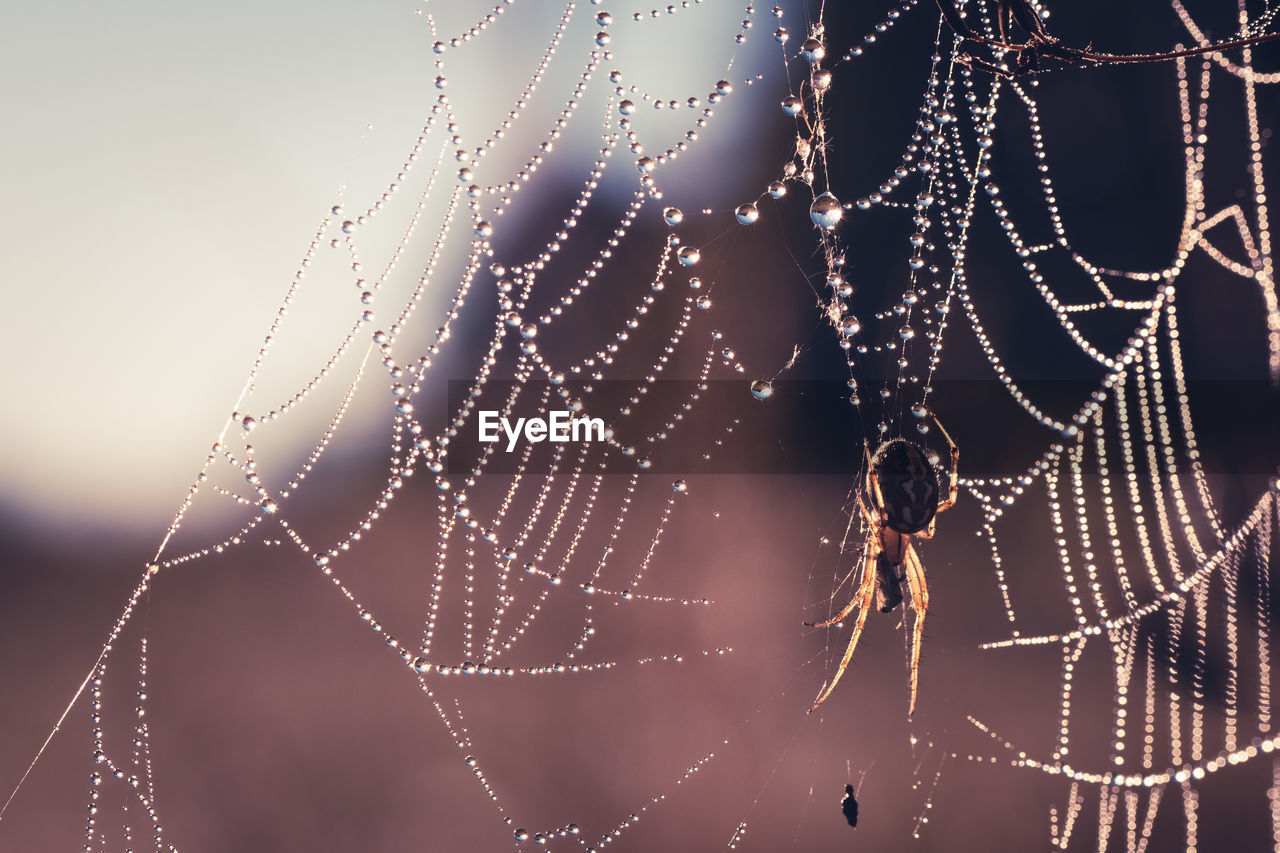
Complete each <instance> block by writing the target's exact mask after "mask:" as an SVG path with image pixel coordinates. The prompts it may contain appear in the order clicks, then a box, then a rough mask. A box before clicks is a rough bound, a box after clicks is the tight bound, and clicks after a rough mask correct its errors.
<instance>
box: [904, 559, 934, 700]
mask: <svg viewBox="0 0 1280 853" xmlns="http://www.w3.org/2000/svg"><path fill="white" fill-rule="evenodd" d="M902 562H903V563H904V564H905V565H906V567H907V586H908V587H909V588H910V589H911V607H912V609H913V610H915V612H916V624H915V628H914V630H913V631H912V638H911V705H910V706H909V707H908V708H907V715H908V716H910V715H911V714H914V713H915V712H916V686H917V684H918V683H919V680H920V646H921V644H922V643H923V642H924V617H925V614H926V613H928V612H929V586H928V584H926V583H925V580H924V566H923V565H921V563H920V557H919V556H917V555H916V550H915V548H912V547H911V545H910V544H908V545H907V550H906V553H905V554H903V560H902Z"/></svg>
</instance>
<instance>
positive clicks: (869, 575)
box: [809, 537, 880, 714]
mask: <svg viewBox="0 0 1280 853" xmlns="http://www.w3.org/2000/svg"><path fill="white" fill-rule="evenodd" d="M879 555H880V543H879V541H878V540H877V539H876V538H875V537H872V538H870V539H868V540H867V548H866V556H865V558H864V559H863V561H862V585H861V586H860V587H859V588H858V594H857V595H855V596H854V597H853V600H852V601H850V602H849V606H848V607H846V608H845V609H844V612H843V613H841V614H840V615H839V616H838V617H836V618H835V619H833V620H831V621H829V622H820V623H818V624H817V625H815V626H814V627H817V628H823V627H827V626H830V625H834V624H835V623H836V622H839V621H840V620H841V619H843V618H844V617H846V616H848V615H849V613H850V612H851V611H852V610H853V608H854V607H859V610H858V622H857V624H856V625H854V626H853V635H852V636H851V637H849V645H848V647H847V648H846V649H845V650H844V657H842V658H841V659H840V666H838V667H836V674H835V675H833V676H832V677H831V680H830V681H829V682H827V684H826V685H825V686H824V687H823V688H822V691H821V692H820V693H819V694H818V698H817V699H815V700H813V707H811V708H810V709H809V713H811V714H812V713H813V712H814V711H815V710H817V708H818V706H819V705H821V704H822V703H823V702H825V701H827V697H828V696H830V695H831V691H832V690H835V689H836V684H837V683H838V682H839V681H840V676H842V675H844V671H845V670H846V669H848V667H849V661H851V660H853V650H854V649H855V648H856V647H857V645H858V639H859V638H860V637H861V636H862V628H863V626H865V625H866V624H867V611H868V610H870V609H871V602H872V600H873V599H874V597H875V593H876V584H875V579H876V568H875V564H876V558H877V557H878V556H879Z"/></svg>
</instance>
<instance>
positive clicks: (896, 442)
mask: <svg viewBox="0 0 1280 853" xmlns="http://www.w3.org/2000/svg"><path fill="white" fill-rule="evenodd" d="M871 469H872V471H873V472H874V473H875V476H876V481H877V482H878V484H879V486H880V498H881V500H882V501H883V507H882V509H883V510H884V515H885V526H887V527H888V528H889V529H890V530H893V531H895V532H897V533H904V534H907V535H910V534H912V533H919V532H920V531H921V530H924V529H925V528H926V527H928V526H929V522H931V521H933V516H934V514H935V513H937V511H938V475H937V473H936V472H935V471H934V470H933V466H932V465H930V464H929V460H928V459H926V458H925V455H924V453H923V451H921V450H920V448H919V447H917V446H916V445H914V444H912V443H911V442H909V441H907V440H906V439H904V438H895V439H890V440H889V441H886V442H885V443H884V444H882V445H880V448H879V449H878V450H876V454H875V456H874V457H872V459H871Z"/></svg>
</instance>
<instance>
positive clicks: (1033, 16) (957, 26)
mask: <svg viewBox="0 0 1280 853" xmlns="http://www.w3.org/2000/svg"><path fill="white" fill-rule="evenodd" d="M937 1H938V8H939V9H940V10H941V11H942V17H943V19H945V20H946V22H947V26H949V27H950V28H951V30H952V32H954V33H955V34H956V35H958V36H960V38H962V39H964V40H965V41H971V42H974V43H976V44H984V45H987V46H988V47H993V48H996V49H997V50H1007V51H1010V52H1011V53H1013V54H1014V65H1013V68H1012V70H1011V69H1009V67H1008V66H1005V65H996V64H995V63H992V62H987V61H986V60H982V59H977V58H975V57H972V56H964V57H962V58H961V61H962V62H965V63H966V64H968V65H971V66H973V67H977V68H982V69H984V70H986V71H990V72H991V73H993V74H996V75H999V76H1001V77H1017V76H1020V75H1023V74H1035V73H1036V72H1037V71H1039V70H1040V57H1042V56H1043V57H1048V58H1049V59H1056V60H1058V61H1060V62H1065V63H1067V64H1068V65H1118V64H1121V63H1134V62H1162V61H1164V60H1168V59H1177V58H1178V57H1181V56H1195V55H1197V54H1202V53H1215V52H1217V51H1220V50H1226V49H1228V48H1232V47H1248V46H1251V45H1255V44H1260V43H1262V42H1265V41H1271V40H1273V39H1276V38H1280V33H1268V34H1264V35H1258V36H1251V37H1249V38H1240V39H1233V40H1231V41H1225V42H1219V43H1217V44H1211V45H1202V46H1200V47H1193V48H1188V49H1186V50H1174V51H1169V52H1167V53H1129V54H1117V53H1097V52H1095V51H1094V50H1093V49H1092V45H1091V46H1090V47H1086V48H1084V49H1081V48H1078V47H1069V46H1067V45H1064V44H1062V42H1060V41H1058V39H1056V38H1054V37H1053V36H1052V35H1050V34H1049V31H1048V29H1046V28H1045V25H1044V20H1043V19H1042V18H1041V17H1040V14H1039V12H1038V11H1037V10H1036V8H1035V6H1036V4H1035V3H1034V0H996V2H997V6H998V9H997V15H996V24H997V27H998V29H999V32H1000V38H999V39H992V38H987V37H986V36H982V35H979V34H978V33H976V32H974V31H973V30H972V29H971V28H970V27H969V25H968V24H966V23H965V21H964V17H963V16H962V15H961V14H960V9H959V7H958V6H957V5H956V0H937ZM1014 24H1017V25H1018V26H1019V27H1021V28H1022V30H1023V31H1025V32H1026V34H1027V40H1026V41H1024V42H1015V41H1014V40H1013V25H1014Z"/></svg>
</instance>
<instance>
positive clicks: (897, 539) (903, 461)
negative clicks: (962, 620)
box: [809, 418, 960, 713]
mask: <svg viewBox="0 0 1280 853" xmlns="http://www.w3.org/2000/svg"><path fill="white" fill-rule="evenodd" d="M934 423H936V424H937V425H938V431H939V432H941V433H942V437H943V438H944V439H946V442H947V447H948V448H949V453H950V471H949V475H948V477H947V485H948V494H947V497H946V498H945V499H940V496H941V490H940V489H939V487H938V473H937V471H936V470H935V469H934V463H933V462H931V461H930V452H929V451H926V450H925V449H924V448H922V447H920V446H919V445H917V444H915V443H913V442H910V441H907V440H906V439H903V438H894V439H890V440H888V441H886V442H885V443H884V444H882V445H880V447H878V448H877V449H876V452H875V454H874V455H872V453H871V450H870V448H869V447H867V448H866V451H865V453H866V460H867V467H866V479H865V481H864V483H863V484H862V488H859V489H858V491H857V498H856V500H857V504H858V510H859V513H860V514H861V516H862V520H863V524H864V525H865V527H866V530H867V538H866V544H865V545H864V546H863V549H862V558H861V562H862V575H861V578H860V580H859V584H858V591H857V592H856V593H855V594H854V596H853V599H852V600H850V602H849V603H848V604H847V605H846V606H845V608H844V609H843V610H842V611H841V612H840V614H839V615H838V616H836V617H835V618H834V619H829V620H827V621H826V622H819V623H816V624H814V625H813V627H817V628H828V627H831V626H832V625H837V624H839V623H840V622H842V621H844V619H845V618H846V617H848V616H849V614H851V613H852V612H853V611H854V610H855V609H856V610H857V611H858V620H857V623H856V624H855V625H854V628H853V634H852V635H851V636H850V638H849V645H848V647H847V648H846V649H845V653H844V657H843V658H842V659H841V660H840V665H839V666H838V667H837V668H836V673H835V675H834V676H832V678H831V680H830V681H829V682H827V684H826V685H824V686H823V689H822V692H821V693H819V694H818V698H817V699H816V700H814V703H813V707H812V708H810V709H809V710H810V711H812V710H814V709H816V708H817V707H818V706H819V705H821V704H822V703H823V702H825V701H826V700H827V697H828V696H830V695H831V692H832V691H833V690H834V689H835V686H836V683H837V682H839V680H840V677H841V676H842V675H844V671H845V670H846V669H847V668H848V666H849V662H850V661H851V660H853V651H854V649H855V648H856V647H857V645H858V639H859V638H860V637H861V636H862V629H863V628H864V627H865V626H866V622H867V613H868V612H869V611H870V610H871V607H872V603H873V602H874V604H875V606H876V608H877V609H878V610H879V611H880V612H881V613H889V612H891V611H893V610H894V609H896V608H897V606H898V605H899V604H901V603H902V602H903V599H904V596H903V591H902V585H903V584H904V583H905V584H906V585H907V589H908V590H909V591H910V593H911V608H912V609H913V610H914V611H915V613H916V619H915V626H914V629H913V632H912V633H913V638H912V644H911V702H910V706H909V708H908V711H907V713H914V712H915V707H916V692H917V683H918V676H919V670H920V645H921V641H922V639H923V636H924V617H925V613H926V612H927V611H928V609H929V588H928V586H927V585H926V583H925V577H924V566H923V565H922V564H921V563H920V558H919V557H918V556H917V555H916V552H915V548H913V547H912V544H911V540H912V537H916V538H919V539H932V538H933V533H934V526H935V524H936V523H937V517H938V514H939V513H941V512H945V511H946V510H948V509H950V508H951V507H952V506H954V505H955V502H956V498H957V490H958V488H959V481H958V480H957V477H956V473H957V465H958V464H959V459H960V452H959V450H958V449H957V448H956V445H955V442H953V441H952V440H951V436H949V435H947V431H946V430H945V429H944V428H943V426H942V424H941V423H940V422H939V421H938V420H937V418H934ZM868 501H869V502H870V505H868ZM810 624H812V623H810Z"/></svg>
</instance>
